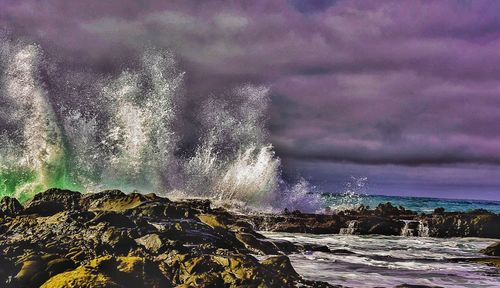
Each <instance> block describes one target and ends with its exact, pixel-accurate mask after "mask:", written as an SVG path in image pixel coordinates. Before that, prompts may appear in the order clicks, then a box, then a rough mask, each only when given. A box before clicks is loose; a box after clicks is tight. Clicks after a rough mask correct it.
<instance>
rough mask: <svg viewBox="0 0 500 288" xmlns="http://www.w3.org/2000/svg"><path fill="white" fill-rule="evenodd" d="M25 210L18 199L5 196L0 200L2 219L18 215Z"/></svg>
mask: <svg viewBox="0 0 500 288" xmlns="http://www.w3.org/2000/svg"><path fill="white" fill-rule="evenodd" d="M23 209H24V208H23V205H21V203H19V201H18V200H17V199H16V198H11V197H9V196H5V197H3V198H2V200H0V217H1V216H15V215H18V214H19V213H21V211H23Z"/></svg>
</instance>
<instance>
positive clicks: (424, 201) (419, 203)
mask: <svg viewBox="0 0 500 288" xmlns="http://www.w3.org/2000/svg"><path fill="white" fill-rule="evenodd" d="M322 197H323V198H324V199H325V202H326V204H327V205H328V206H329V207H331V208H332V209H333V210H345V209H351V208H356V207H359V206H360V205H361V204H363V205H365V206H366V205H368V206H370V207H371V208H374V207H377V205H378V204H380V203H386V202H391V203H392V204H393V205H395V206H403V207H405V208H406V209H410V210H413V211H416V212H425V213H429V212H432V211H433V210H434V209H435V208H438V207H443V208H444V209H445V211H448V212H451V211H456V212H467V211H472V210H475V209H486V210H488V211H490V212H493V213H500V201H491V200H463V199H442V198H425V197H404V196H385V195H367V194H357V193H342V194H330V193H323V194H322Z"/></svg>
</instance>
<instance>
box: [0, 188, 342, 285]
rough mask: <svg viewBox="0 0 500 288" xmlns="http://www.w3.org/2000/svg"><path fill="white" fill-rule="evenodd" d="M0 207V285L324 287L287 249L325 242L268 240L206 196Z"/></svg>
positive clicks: (40, 197) (71, 198)
mask: <svg viewBox="0 0 500 288" xmlns="http://www.w3.org/2000/svg"><path fill="white" fill-rule="evenodd" d="M0 212H1V213H2V216H0V253H1V255H2V257H1V258H0V287H44V288H47V287H51V288H52V287H61V288H62V287H296V286H298V285H301V287H333V286H331V285H329V284H326V283H322V282H316V281H307V280H304V279H302V278H301V277H300V276H299V275H298V274H297V273H296V272H295V270H294V269H293V267H292V266H291V264H290V261H289V259H288V257H287V256H286V254H288V253H292V252H298V251H303V250H306V249H308V250H314V249H317V251H320V250H319V249H322V250H321V251H326V250H325V249H328V248H327V247H319V246H314V245H312V246H311V247H304V246H296V245H294V244H292V243H290V242H287V241H283V240H280V241H277V240H271V239H268V238H266V237H264V236H262V235H261V234H259V233H257V232H255V231H254V229H253V226H252V225H251V224H250V223H249V222H247V221H246V220H245V219H244V218H242V217H236V216H234V215H233V214H231V213H228V212H227V211H225V210H223V209H212V208H211V207H210V202H209V201H207V200H183V201H177V202H174V201H170V200H169V199H166V198H162V197H159V196H156V195H154V194H148V195H143V194H138V193H131V194H125V193H122V192H121V191H117V190H110V191H104V192H100V193H96V194H86V195H82V194H80V193H78V192H72V191H68V190H59V189H51V190H48V191H46V192H43V193H40V194H37V195H36V196H35V197H34V198H33V199H32V200H30V201H28V202H27V203H25V204H24V206H21V205H20V204H19V202H17V200H15V199H13V198H8V197H6V198H4V199H2V200H1V201H0ZM255 254H258V255H261V256H262V257H263V258H262V260H258V259H257V258H255V257H254V256H252V255H255Z"/></svg>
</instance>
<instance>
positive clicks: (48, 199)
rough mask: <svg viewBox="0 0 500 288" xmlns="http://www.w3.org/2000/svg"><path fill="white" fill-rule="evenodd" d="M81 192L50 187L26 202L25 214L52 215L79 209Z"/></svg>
mask: <svg viewBox="0 0 500 288" xmlns="http://www.w3.org/2000/svg"><path fill="white" fill-rule="evenodd" d="M80 198H81V194H80V193H79V192H74V191H70V190H63V189H56V188H54V189H49V190H47V191H45V192H42V193H39V194H36V195H35V197H33V199H31V200H30V201H28V202H27V203H26V204H25V208H24V211H23V214H38V215H40V216H50V215H54V214H56V213H59V212H62V211H64V210H75V209H79V206H80V205H79V201H80Z"/></svg>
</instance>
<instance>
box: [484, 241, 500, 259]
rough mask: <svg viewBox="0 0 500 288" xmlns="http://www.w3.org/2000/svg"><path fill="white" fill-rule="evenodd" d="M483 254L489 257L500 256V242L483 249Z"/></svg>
mask: <svg viewBox="0 0 500 288" xmlns="http://www.w3.org/2000/svg"><path fill="white" fill-rule="evenodd" d="M481 253H483V254H486V255H489V256H500V241H499V242H496V243H493V244H491V245H490V246H488V247H486V248H484V249H482V250H481Z"/></svg>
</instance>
